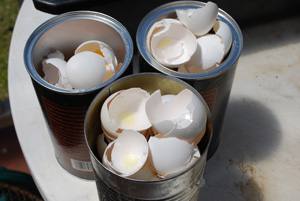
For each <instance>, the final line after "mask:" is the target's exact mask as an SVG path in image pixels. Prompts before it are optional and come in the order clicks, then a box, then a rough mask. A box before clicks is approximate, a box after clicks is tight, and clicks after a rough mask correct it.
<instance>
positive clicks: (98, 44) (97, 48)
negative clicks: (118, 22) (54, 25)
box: [75, 40, 118, 82]
mask: <svg viewBox="0 0 300 201" xmlns="http://www.w3.org/2000/svg"><path fill="white" fill-rule="evenodd" d="M84 51H91V52H94V53H97V54H99V55H101V56H102V57H103V58H104V60H105V66H106V74H105V77H104V80H103V81H104V82H105V81H106V80H108V79H109V78H111V77H112V76H113V75H114V74H115V73H116V71H117V65H118V61H117V58H116V56H115V54H114V51H113V49H112V48H111V47H109V46H108V45H107V44H106V43H104V42H102V41H97V40H89V41H86V42H84V43H82V44H81V45H79V46H78V47H77V49H76V50H75V54H78V53H80V52H84Z"/></svg>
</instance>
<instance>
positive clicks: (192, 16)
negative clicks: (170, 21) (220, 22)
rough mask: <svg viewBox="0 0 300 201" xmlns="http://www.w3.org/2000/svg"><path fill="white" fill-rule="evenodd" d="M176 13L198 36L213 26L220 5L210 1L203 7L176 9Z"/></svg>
mask: <svg viewBox="0 0 300 201" xmlns="http://www.w3.org/2000/svg"><path fill="white" fill-rule="evenodd" d="M176 14H177V17H178V19H179V20H180V21H181V22H182V24H184V25H185V26H186V27H187V28H188V29H189V30H191V31H192V32H193V33H194V34H195V35H196V36H201V35H204V34H206V33H208V32H209V30H210V29H211V28H212V27H213V25H214V23H215V21H216V19H217V16H218V6H217V4H215V3H213V2H210V1H209V2H207V4H206V5H205V6H204V7H202V8H198V9H187V10H176Z"/></svg>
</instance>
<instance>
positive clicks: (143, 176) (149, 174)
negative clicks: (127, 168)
mask: <svg viewBox="0 0 300 201" xmlns="http://www.w3.org/2000/svg"><path fill="white" fill-rule="evenodd" d="M128 178H131V179H136V180H143V181H156V180H159V179H160V178H159V177H157V174H156V172H155V171H154V170H153V169H152V167H151V163H150V162H149V160H147V161H146V163H145V164H144V166H143V167H142V168H141V169H139V171H137V172H136V173H134V174H133V175H130V176H129V177H128Z"/></svg>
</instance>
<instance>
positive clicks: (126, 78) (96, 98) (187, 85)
mask: <svg viewBox="0 0 300 201" xmlns="http://www.w3.org/2000/svg"><path fill="white" fill-rule="evenodd" d="M149 76H153V77H161V78H166V79H170V80H174V81H176V82H179V83H180V84H182V85H184V86H186V87H187V88H189V90H191V91H192V92H193V93H194V94H196V95H197V97H198V98H199V99H200V100H201V102H202V103H203V104H204V106H205V108H206V112H207V117H208V119H210V121H209V122H208V124H210V125H211V128H210V129H211V132H210V138H209V141H208V143H207V147H206V148H205V150H204V152H203V153H202V154H201V157H200V158H199V161H198V162H196V163H194V164H192V165H191V166H190V167H189V168H187V169H186V170H184V171H182V172H180V173H179V174H177V175H174V176H172V177H168V178H164V179H160V180H154V181H152V180H137V179H132V178H124V177H121V176H120V175H118V174H116V173H115V172H113V171H111V170H110V169H108V168H107V167H105V166H104V165H103V164H102V163H101V162H100V161H99V160H98V158H97V157H96V156H95V154H94V152H93V151H92V149H91V147H90V145H89V142H88V139H87V134H86V133H87V131H86V127H87V126H86V124H87V120H88V118H89V114H90V113H91V111H92V109H93V108H94V105H95V104H96V103H97V100H98V99H99V97H101V95H102V94H103V93H105V92H107V91H110V89H111V88H112V86H113V85H114V84H115V83H111V84H109V85H107V86H106V87H104V88H103V89H102V90H101V91H100V92H99V93H98V94H97V95H96V96H95V97H94V99H93V101H92V102H91V104H90V106H89V108H88V110H87V112H86V116H85V119H84V138H85V141H86V143H87V147H88V149H89V152H90V155H91V157H93V158H94V160H96V161H97V163H99V164H101V166H102V167H103V168H104V169H106V170H107V171H109V172H110V173H111V174H113V175H116V176H117V177H119V178H120V179H124V180H126V181H132V182H140V183H161V182H165V181H168V180H172V179H174V178H175V177H179V176H181V175H183V174H185V173H186V172H188V171H189V170H190V169H193V168H194V167H195V166H196V165H197V164H198V163H199V162H200V160H204V159H203V157H202V156H207V154H208V149H209V146H210V144H211V141H212V137H213V126H212V124H213V122H212V115H211V112H210V110H209V107H208V105H207V103H206V102H205V100H204V99H203V97H202V96H201V94H200V93H199V92H198V91H197V90H196V89H194V88H193V87H192V86H191V85H190V84H188V83H186V82H185V81H183V80H180V79H178V78H176V77H174V76H170V75H164V74H161V73H156V72H144V73H138V74H131V75H127V76H125V77H122V78H120V79H118V80H117V81H116V82H122V81H124V80H128V79H131V78H135V77H149ZM205 160H206V158H205Z"/></svg>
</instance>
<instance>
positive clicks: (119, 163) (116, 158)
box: [104, 130, 149, 176]
mask: <svg viewBox="0 0 300 201" xmlns="http://www.w3.org/2000/svg"><path fill="white" fill-rule="evenodd" d="M112 143H114V144H113V147H112V148H111V153H110V152H105V153H104V157H106V159H105V160H106V162H107V163H108V164H109V166H110V168H112V169H113V170H114V171H116V172H118V173H119V174H120V175H121V176H130V175H132V174H134V173H136V172H137V171H139V170H140V169H141V168H142V167H143V166H144V164H145V162H146V161H147V158H148V150H149V149H148V143H147V140H146V138H145V137H144V136H143V135H141V134H140V133H138V132H136V131H133V130H124V131H123V132H122V133H121V134H120V135H119V137H118V138H117V139H116V140H115V141H114V142H112ZM109 154H111V155H110V156H109Z"/></svg>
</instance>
